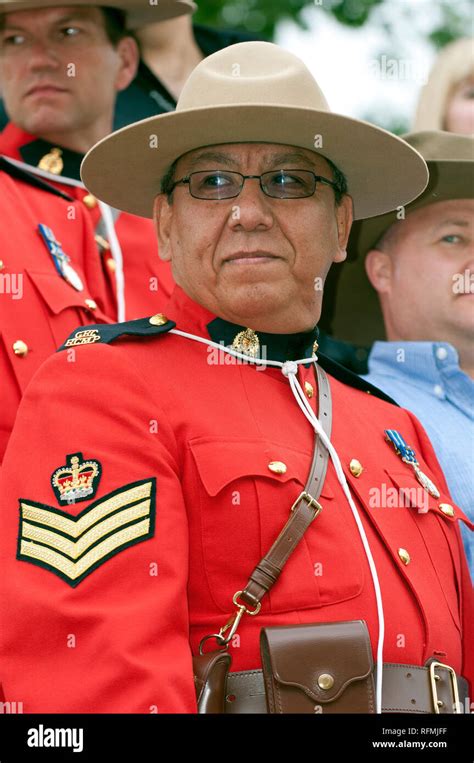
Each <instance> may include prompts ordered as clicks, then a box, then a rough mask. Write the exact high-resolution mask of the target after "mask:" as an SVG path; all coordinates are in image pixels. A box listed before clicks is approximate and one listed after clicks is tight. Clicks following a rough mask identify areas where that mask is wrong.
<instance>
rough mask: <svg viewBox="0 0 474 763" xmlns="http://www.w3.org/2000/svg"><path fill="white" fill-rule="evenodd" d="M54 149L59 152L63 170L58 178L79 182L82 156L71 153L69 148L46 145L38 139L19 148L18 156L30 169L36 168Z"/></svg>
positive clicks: (46, 143)
mask: <svg viewBox="0 0 474 763" xmlns="http://www.w3.org/2000/svg"><path fill="white" fill-rule="evenodd" d="M53 148H56V149H58V148H59V150H60V151H61V160H62V162H63V169H62V170H61V173H60V174H58V177H61V176H63V177H66V178H71V180H80V179H81V174H80V168H81V162H82V160H83V158H84V157H83V154H78V153H77V152H76V151H71V150H70V149H69V148H62V147H61V146H55V145H54V144H53V143H48V142H47V141H45V140H41V138H38V139H37V140H32V141H31V143H26V144H25V145H24V146H21V148H20V154H21V157H22V159H23V161H24V162H26V164H31V166H32V167H37V166H38V165H39V163H40V161H41V159H42V158H43V157H44V156H46V154H50V153H51V151H52V149H53Z"/></svg>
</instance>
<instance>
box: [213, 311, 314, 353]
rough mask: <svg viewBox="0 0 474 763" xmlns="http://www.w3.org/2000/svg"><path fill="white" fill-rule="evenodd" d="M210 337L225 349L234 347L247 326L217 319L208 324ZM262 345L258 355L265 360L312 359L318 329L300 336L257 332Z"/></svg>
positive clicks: (303, 332) (304, 332)
mask: <svg viewBox="0 0 474 763" xmlns="http://www.w3.org/2000/svg"><path fill="white" fill-rule="evenodd" d="M206 328H207V330H208V332H209V336H210V338H211V339H212V341H213V342H216V343H217V344H223V345H224V346H225V347H228V346H229V345H232V342H233V341H234V339H235V337H236V336H237V334H239V333H240V332H241V331H245V330H246V329H247V328H248V327H247V326H238V325H237V324H236V323H229V321H225V320H223V319H222V318H215V319H214V320H213V321H211V322H210V323H208V324H207V327H206ZM255 333H256V334H257V336H258V340H259V343H260V352H259V354H258V355H257V357H259V358H263V359H265V360H278V361H280V362H281V363H284V362H285V360H298V359H299V358H310V357H311V356H312V354H313V344H314V342H315V341H317V339H318V333H319V332H318V327H317V326H315V327H314V328H313V329H311V331H302V332H300V333H298V334H267V333H265V332H264V331H256V332H255Z"/></svg>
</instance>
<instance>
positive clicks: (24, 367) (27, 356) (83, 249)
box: [0, 158, 109, 464]
mask: <svg viewBox="0 0 474 763" xmlns="http://www.w3.org/2000/svg"><path fill="white" fill-rule="evenodd" d="M0 210H1V215H0V378H1V398H2V404H1V406H0V464H1V462H2V459H3V454H4V452H5V448H6V445H7V440H8V438H9V436H10V432H11V430H12V428H13V423H14V421H15V415H16V412H17V409H18V405H19V403H20V400H21V397H22V394H23V392H24V390H25V389H26V386H27V384H28V382H29V381H30V379H31V377H32V376H33V374H34V373H35V371H37V369H38V368H39V367H40V365H41V363H42V362H43V361H44V360H46V358H47V357H48V356H49V355H52V353H53V352H55V351H56V350H57V348H58V347H59V345H60V344H61V343H62V342H63V341H64V339H65V338H66V337H67V336H68V334H70V333H71V331H72V330H73V329H74V328H76V327H77V326H78V325H80V324H81V323H100V322H109V319H108V318H107V316H106V315H105V314H104V309H105V306H106V302H107V296H106V283H105V280H104V276H103V272H102V268H101V266H100V261H99V259H98V257H97V249H96V246H95V243H94V234H93V229H92V226H91V224H90V220H89V218H88V215H87V212H86V210H85V209H84V206H83V205H82V204H81V203H80V202H79V201H76V200H75V199H73V198H72V197H70V196H67V195H66V194H64V193H62V192H61V191H59V190H57V189H56V188H54V187H53V186H51V185H49V184H48V183H46V182H45V181H44V180H41V179H40V178H37V177H36V176H34V175H32V174H30V173H28V172H26V171H25V170H23V169H21V168H19V167H16V166H15V165H13V164H11V163H10V162H9V161H8V160H6V159H3V158H0Z"/></svg>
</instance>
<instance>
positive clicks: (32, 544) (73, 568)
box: [16, 478, 156, 588]
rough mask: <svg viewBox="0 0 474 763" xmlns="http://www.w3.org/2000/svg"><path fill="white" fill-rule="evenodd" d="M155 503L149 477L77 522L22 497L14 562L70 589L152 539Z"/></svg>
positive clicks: (96, 503) (95, 505)
mask: <svg viewBox="0 0 474 763" xmlns="http://www.w3.org/2000/svg"><path fill="white" fill-rule="evenodd" d="M155 498H156V480H155V479H154V478H152V479H147V480H142V481H140V482H132V483H130V484H129V485H124V486H123V487H121V488H119V489H118V490H114V491H113V492H112V493H109V494H108V495H106V496H104V497H103V498H100V499H99V500H98V501H94V503H91V504H90V506H88V507H87V508H86V509H84V510H83V511H81V513H80V514H78V515H77V516H76V517H72V516H71V515H70V514H68V513H67V512H65V511H62V510H61V509H56V508H54V507H53V506H48V505H46V504H43V503H35V502H34V501H29V500H26V499H23V498H21V499H20V531H19V536H18V550H17V557H16V558H17V559H19V560H20V561H24V562H31V563H32V564H37V565H38V566H39V567H43V568H44V569H45V570H50V572H53V573H54V574H55V575H58V577H60V578H61V579H62V580H64V581H65V582H66V583H67V584H68V585H70V586H71V587H72V588H75V587H76V586H77V585H79V583H80V582H81V581H82V580H84V578H85V577H87V575H90V573H91V572H93V570H95V569H97V567H99V566H100V565H101V564H104V562H106V561H107V560H108V559H111V558H112V557H113V556H115V554H118V553H119V552H120V551H123V549H125V548H127V547H128V546H133V545H135V544H136V543H141V542H142V541H144V540H147V539H148V538H152V537H153V535H154V534H155V508H156V506H155Z"/></svg>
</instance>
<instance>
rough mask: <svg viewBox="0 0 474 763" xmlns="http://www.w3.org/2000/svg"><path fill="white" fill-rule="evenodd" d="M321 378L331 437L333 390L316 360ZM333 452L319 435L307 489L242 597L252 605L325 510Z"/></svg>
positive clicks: (322, 408) (321, 413) (321, 410)
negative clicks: (322, 497) (322, 500)
mask: <svg viewBox="0 0 474 763" xmlns="http://www.w3.org/2000/svg"><path fill="white" fill-rule="evenodd" d="M314 365H315V369H316V375H317V380H318V417H319V420H320V422H321V425H322V427H323V429H324V431H325V433H326V434H327V436H328V437H330V436H331V425H332V405H331V389H330V386H329V379H328V377H327V376H326V373H325V372H324V371H323V369H322V368H320V366H318V365H317V364H316V363H315V364H314ZM328 458H329V454H328V451H327V450H326V448H325V447H324V445H323V444H322V442H321V440H320V438H319V437H318V436H317V435H316V434H315V444H314V452H313V460H312V462H311V467H310V470H309V477H308V480H307V482H306V485H305V488H304V490H303V492H302V493H300V495H299V496H298V498H297V500H296V501H295V503H294V504H293V506H292V508H291V514H290V518H289V519H288V521H287V523H286V525H285V526H284V528H283V530H282V531H281V533H280V534H279V536H278V538H277V539H276V541H275V542H274V544H273V546H272V547H271V549H270V551H268V553H267V554H266V555H265V556H264V557H263V559H262V560H261V561H260V562H259V563H258V564H257V566H256V567H255V569H254V571H253V572H252V574H251V575H250V578H249V581H248V583H247V585H246V586H245V588H244V590H243V591H242V593H241V594H240V596H239V598H240V599H241V600H242V601H243V602H245V604H246V605H247V606H249V607H256V606H257V604H258V603H259V602H260V601H261V599H262V598H263V596H265V594H266V593H268V591H269V590H270V588H271V587H272V586H273V585H274V584H275V583H276V581H277V580H278V577H279V575H280V573H281V571H282V569H283V567H284V565H285V564H286V562H287V560H288V558H289V556H290V554H291V553H292V552H293V551H294V549H295V548H296V546H297V545H298V543H299V542H300V540H301V538H302V537H303V535H304V534H305V532H306V530H307V529H308V527H309V526H310V524H311V522H312V521H313V519H315V517H317V515H318V514H319V512H320V511H321V509H322V506H321V505H320V504H319V503H318V498H319V496H320V495H321V490H322V487H323V483H324V478H325V476H326V470H327V465H328Z"/></svg>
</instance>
